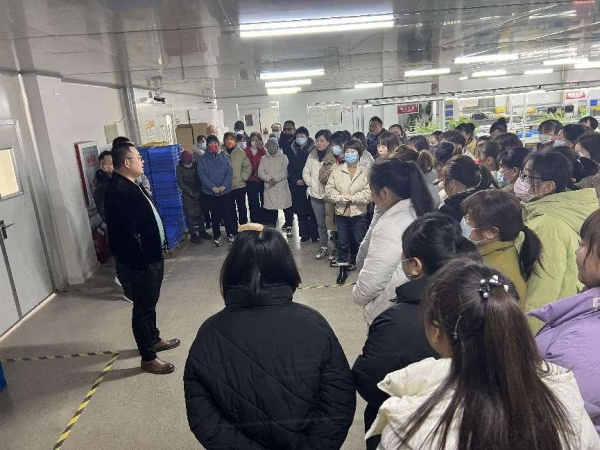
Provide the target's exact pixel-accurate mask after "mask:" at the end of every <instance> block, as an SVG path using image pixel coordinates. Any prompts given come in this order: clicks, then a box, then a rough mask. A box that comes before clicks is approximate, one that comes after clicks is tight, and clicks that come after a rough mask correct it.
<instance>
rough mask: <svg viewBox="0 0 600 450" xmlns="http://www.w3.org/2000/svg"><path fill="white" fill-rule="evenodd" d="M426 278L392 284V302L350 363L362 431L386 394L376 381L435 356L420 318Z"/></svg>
mask: <svg viewBox="0 0 600 450" xmlns="http://www.w3.org/2000/svg"><path fill="white" fill-rule="evenodd" d="M427 281H428V277H423V278H419V279H418V280H414V281H409V282H407V283H405V284H403V285H401V286H399V287H397V288H396V298H395V299H394V300H392V302H393V303H392V304H393V306H392V307H391V308H389V309H386V310H385V311H384V312H382V313H381V314H379V315H378V316H377V317H376V318H375V320H374V321H373V323H372V324H371V326H370V327H369V335H368V337H367V341H366V342H365V345H364V347H363V349H362V354H360V355H359V356H358V358H356V361H355V363H354V366H353V367H352V375H353V376H354V385H355V386H356V390H357V391H358V393H359V394H360V396H361V397H362V398H364V399H365V401H366V402H367V408H366V409H365V417H364V418H365V428H366V431H368V430H369V429H370V428H371V425H372V424H373V422H374V421H375V418H376V417H377V411H378V410H379V407H380V406H381V404H382V403H383V402H384V401H385V400H386V399H387V398H388V397H389V396H388V395H387V394H386V393H385V392H383V391H381V390H380V389H379V388H378V387H377V383H379V382H380V381H381V380H383V379H384V378H385V376H386V375H387V374H388V373H390V372H394V371H396V370H400V369H403V368H404V367H406V366H409V365H410V364H413V363H415V362H418V361H421V360H423V359H425V358H433V357H437V354H436V352H435V351H434V350H433V349H432V348H431V346H430V345H429V343H428V342H427V337H426V336H425V326H424V325H423V318H422V309H421V298H422V296H423V292H424V291H425V286H426V285H427ZM378 441H379V439H375V440H374V441H372V442H370V443H368V445H367V447H372V448H374V447H373V445H372V444H376V442H378ZM369 444H371V445H369ZM375 446H376V445H375Z"/></svg>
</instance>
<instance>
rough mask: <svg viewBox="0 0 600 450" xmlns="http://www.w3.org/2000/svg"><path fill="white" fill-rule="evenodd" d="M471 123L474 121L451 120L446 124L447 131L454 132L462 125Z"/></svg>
mask: <svg viewBox="0 0 600 450" xmlns="http://www.w3.org/2000/svg"><path fill="white" fill-rule="evenodd" d="M471 122H472V120H471V119H469V118H467V117H460V118H459V119H458V120H456V119H452V120H449V121H448V122H446V129H447V130H454V129H455V128H456V127H457V126H459V125H460V124H461V123H471Z"/></svg>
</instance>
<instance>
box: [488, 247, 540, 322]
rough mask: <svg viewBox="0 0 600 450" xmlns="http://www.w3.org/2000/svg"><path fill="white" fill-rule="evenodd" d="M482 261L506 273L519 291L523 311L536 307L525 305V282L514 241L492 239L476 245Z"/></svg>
mask: <svg viewBox="0 0 600 450" xmlns="http://www.w3.org/2000/svg"><path fill="white" fill-rule="evenodd" d="M477 249H478V250H479V253H480V254H481V257H482V258H483V262H484V263H486V264H487V265H488V266H491V267H493V268H494V269H498V270H499V271H500V272H502V273H503V274H504V275H506V276H507V277H508V278H509V279H510V280H511V281H512V282H513V284H514V285H515V288H516V289H517V292H518V293H519V298H520V304H521V308H522V309H523V310H524V311H530V310H532V309H536V307H535V306H534V307H532V305H526V304H525V300H526V298H527V282H526V281H525V278H523V275H522V274H521V263H520V259H519V250H518V249H517V242H516V241H509V242H501V241H494V242H489V243H487V244H484V245H481V246H479V247H477Z"/></svg>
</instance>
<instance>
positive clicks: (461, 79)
mask: <svg viewBox="0 0 600 450" xmlns="http://www.w3.org/2000/svg"><path fill="white" fill-rule="evenodd" d="M458 79H459V81H465V80H468V79H469V77H458Z"/></svg>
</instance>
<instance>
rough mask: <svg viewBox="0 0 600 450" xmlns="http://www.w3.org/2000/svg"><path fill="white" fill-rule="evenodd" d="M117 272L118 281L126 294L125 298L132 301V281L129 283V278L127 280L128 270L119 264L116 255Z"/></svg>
mask: <svg viewBox="0 0 600 450" xmlns="http://www.w3.org/2000/svg"><path fill="white" fill-rule="evenodd" d="M115 270H116V271H117V279H118V280H119V283H121V287H122V288H123V294H125V297H127V298H128V299H130V300H131V298H132V295H133V294H132V293H131V281H129V278H127V270H126V268H125V266H123V264H121V263H120V262H119V258H118V257H117V255H115Z"/></svg>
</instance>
